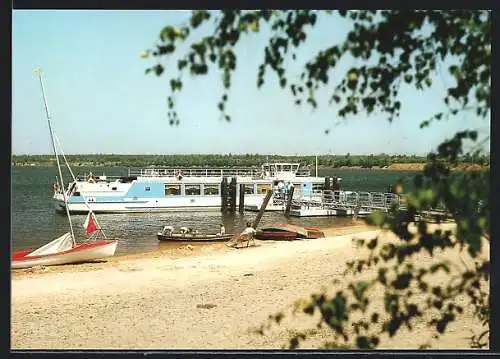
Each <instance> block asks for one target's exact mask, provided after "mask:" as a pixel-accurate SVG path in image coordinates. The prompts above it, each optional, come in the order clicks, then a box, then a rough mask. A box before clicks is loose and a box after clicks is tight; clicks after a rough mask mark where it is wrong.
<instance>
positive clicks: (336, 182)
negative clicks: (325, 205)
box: [332, 177, 340, 191]
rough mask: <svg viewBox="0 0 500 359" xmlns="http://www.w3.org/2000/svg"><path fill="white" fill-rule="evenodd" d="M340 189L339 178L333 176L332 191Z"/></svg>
mask: <svg viewBox="0 0 500 359" xmlns="http://www.w3.org/2000/svg"><path fill="white" fill-rule="evenodd" d="M338 190H340V185H339V180H338V178H337V177H332V191H338Z"/></svg>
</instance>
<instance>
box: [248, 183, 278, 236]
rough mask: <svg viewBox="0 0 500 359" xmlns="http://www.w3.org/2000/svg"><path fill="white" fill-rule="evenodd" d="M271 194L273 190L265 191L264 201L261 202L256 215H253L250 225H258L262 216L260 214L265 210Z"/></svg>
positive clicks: (254, 226) (255, 226)
mask: <svg viewBox="0 0 500 359" xmlns="http://www.w3.org/2000/svg"><path fill="white" fill-rule="evenodd" d="M272 195H273V190H272V189H268V190H267V193H266V197H265V198H264V202H262V206H260V210H259V213H257V217H255V221H253V224H252V227H253V228H257V226H258V225H259V222H260V219H261V218H262V215H263V214H264V211H265V210H266V207H267V204H268V203H269V200H270V199H271V197H272Z"/></svg>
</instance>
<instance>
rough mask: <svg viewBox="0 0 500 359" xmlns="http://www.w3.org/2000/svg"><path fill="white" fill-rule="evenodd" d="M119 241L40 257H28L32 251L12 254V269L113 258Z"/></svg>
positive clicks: (78, 245)
mask: <svg viewBox="0 0 500 359" xmlns="http://www.w3.org/2000/svg"><path fill="white" fill-rule="evenodd" d="M117 245H118V241H117V240H101V241H96V242H88V243H81V244H77V245H76V246H74V247H72V248H71V249H69V250H67V251H63V252H58V253H54V254H46V255H40V256H31V257H30V256H27V255H28V254H30V253H31V252H33V250H32V249H30V250H26V251H18V252H14V253H12V263H11V268H12V269H19V268H30V267H33V266H53V265H60V264H69V263H81V262H87V261H91V260H95V259H101V258H105V257H112V256H113V255H114V254H115V251H116V247H117Z"/></svg>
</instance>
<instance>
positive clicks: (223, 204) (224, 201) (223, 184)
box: [220, 177, 228, 213]
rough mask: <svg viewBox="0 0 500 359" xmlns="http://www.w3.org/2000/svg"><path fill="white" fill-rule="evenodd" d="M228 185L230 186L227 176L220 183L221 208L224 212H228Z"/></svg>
mask: <svg viewBox="0 0 500 359" xmlns="http://www.w3.org/2000/svg"><path fill="white" fill-rule="evenodd" d="M227 187H228V186H227V178H226V177H222V182H221V184H220V197H221V206H220V210H221V211H222V212H223V213H226V212H227V192H228V188H227Z"/></svg>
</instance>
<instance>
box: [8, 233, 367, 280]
mask: <svg viewBox="0 0 500 359" xmlns="http://www.w3.org/2000/svg"><path fill="white" fill-rule="evenodd" d="M375 228H376V227H373V226H368V225H366V224H362V223H359V224H355V225H349V226H344V227H324V228H320V230H322V231H323V232H324V233H325V237H328V236H334V235H346V234H354V233H359V232H363V231H366V230H373V229H375ZM256 242H259V243H264V242H265V243H276V242H278V243H279V242H291V241H272V240H265V241H259V240H256ZM232 250H233V249H232V248H229V247H227V246H226V245H225V242H207V243H197V244H189V243H185V244H179V245H178V246H176V247H172V248H166V249H162V248H157V249H154V250H149V251H143V252H134V253H121V254H116V255H114V256H113V257H109V258H106V259H103V260H96V261H92V262H86V263H78V264H64V265H58V266H35V267H32V268H23V269H11V276H12V278H18V277H23V276H36V275H43V274H47V273H65V272H86V271H91V270H97V269H101V268H110V267H116V266H118V265H120V264H123V263H127V262H134V261H141V260H149V259H155V258H163V259H180V258H189V257H200V256H204V255H208V254H211V253H225V252H231V251H232Z"/></svg>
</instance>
